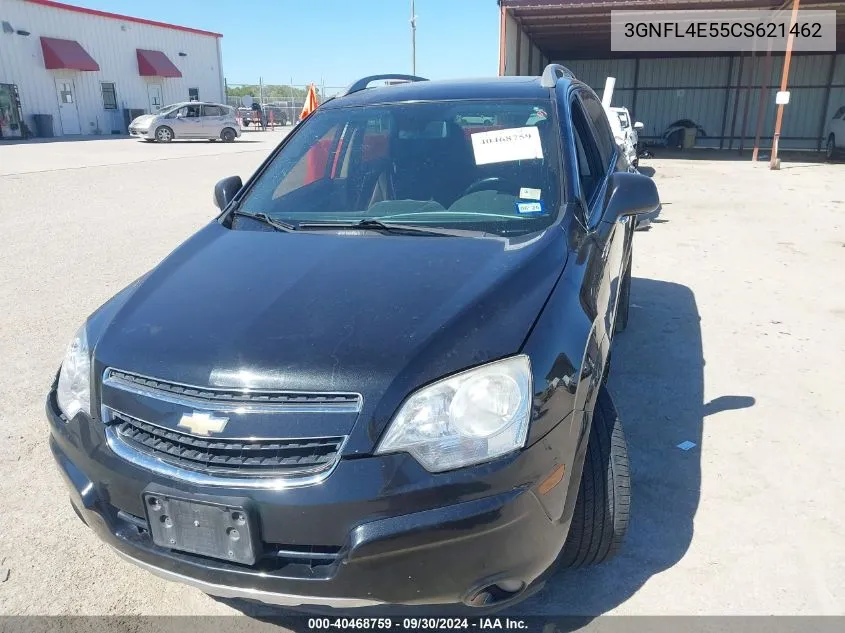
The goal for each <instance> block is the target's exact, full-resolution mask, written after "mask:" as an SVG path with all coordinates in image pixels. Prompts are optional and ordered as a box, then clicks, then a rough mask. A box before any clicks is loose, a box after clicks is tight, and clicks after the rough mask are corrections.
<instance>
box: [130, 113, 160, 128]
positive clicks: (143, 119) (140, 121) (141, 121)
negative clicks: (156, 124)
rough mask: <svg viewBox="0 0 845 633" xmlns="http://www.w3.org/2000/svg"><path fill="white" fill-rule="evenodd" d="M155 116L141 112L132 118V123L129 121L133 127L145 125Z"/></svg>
mask: <svg viewBox="0 0 845 633" xmlns="http://www.w3.org/2000/svg"><path fill="white" fill-rule="evenodd" d="M155 118H156V115H154V114H143V115H141V116H139V117H136V118H134V119H132V123H130V125H131V126H133V127H147V126H148V125H149V124H150V123H152V122H153V119H155Z"/></svg>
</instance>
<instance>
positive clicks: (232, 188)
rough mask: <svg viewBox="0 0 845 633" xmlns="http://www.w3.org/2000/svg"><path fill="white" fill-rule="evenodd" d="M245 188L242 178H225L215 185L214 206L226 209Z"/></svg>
mask: <svg viewBox="0 0 845 633" xmlns="http://www.w3.org/2000/svg"><path fill="white" fill-rule="evenodd" d="M243 186H244V184H243V181H242V180H241V177H240V176H229V177H228V178H224V179H223V180H221V181H220V182H218V183H217V184H216V185H214V204H215V205H217V208H218V209H220V210H223V209H225V208H226V207H227V206H228V205H229V203H230V202H231V201H232V198H234V197H235V194H236V193H238V192H239V191H240V190H241V187H243Z"/></svg>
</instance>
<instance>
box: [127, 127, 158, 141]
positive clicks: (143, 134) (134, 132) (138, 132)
mask: <svg viewBox="0 0 845 633" xmlns="http://www.w3.org/2000/svg"><path fill="white" fill-rule="evenodd" d="M129 136H134V137H136V138H150V139H151V138H155V135H154V133H153V130H152V128H148V129H138V128H134V127H132V126H130V127H129Z"/></svg>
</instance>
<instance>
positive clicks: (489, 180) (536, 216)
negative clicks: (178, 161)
mask: <svg viewBox="0 0 845 633" xmlns="http://www.w3.org/2000/svg"><path fill="white" fill-rule="evenodd" d="M550 111H551V107H550V104H548V103H537V102H532V101H502V102H497V103H491V102H473V101H451V102H448V101H447V102H428V103H412V104H386V105H378V106H367V107H350V108H330V109H325V110H318V111H317V113H315V114H314V116H312V117H311V118H309V119H308V121H307V122H305V123H303V124H302V125H301V127H300V129H298V130H297V131H296V132H295V133H294V136H293V137H292V138H291V140H290V141H289V142H288V144H287V145H285V146H284V147H283V148H282V150H281V152H280V153H279V154H278V155H277V156H276V157H275V158H274V160H273V162H272V163H271V164H270V165H269V167H268V168H267V170H266V171H265V172H264V174H262V176H261V177H260V178H259V179H258V180H257V182H256V183H255V185H254V186H253V187H252V188H251V190H250V191H249V192H248V193H247V195H246V196H245V198H244V199H243V201H242V203H241V210H243V211H246V212H248V213H267V214H268V215H270V216H271V217H273V218H275V219H278V220H283V221H285V222H288V223H291V224H294V225H299V224H301V223H313V222H349V223H352V222H356V221H360V220H364V219H376V220H379V221H382V222H394V223H398V224H415V225H417V224H418V225H425V226H435V227H443V228H456V229H469V230H480V231H485V232H489V233H494V234H499V235H522V234H526V233H530V232H534V231H537V230H541V229H543V228H545V227H547V226H548V225H550V224H551V223H552V222H553V221H554V219H555V217H556V215H557V211H558V208H559V204H560V159H559V153H558V146H557V142H556V140H555V137H556V130H557V128H556V127H555V123H554V122H553V121H552V120H551V118H550V116H548V115H547V114H546V113H547V112H550Z"/></svg>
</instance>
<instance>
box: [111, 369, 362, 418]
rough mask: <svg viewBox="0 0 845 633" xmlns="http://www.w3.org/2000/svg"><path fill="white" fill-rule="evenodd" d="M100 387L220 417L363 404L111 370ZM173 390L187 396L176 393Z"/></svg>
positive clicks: (350, 409)
mask: <svg viewBox="0 0 845 633" xmlns="http://www.w3.org/2000/svg"><path fill="white" fill-rule="evenodd" d="M150 383H153V384H150ZM103 385H104V386H107V387H111V388H114V389H120V390H122V391H126V392H128V393H133V394H135V395H138V396H146V397H150V398H155V399H156V400H161V401H163V402H168V403H170V404H175V405H179V406H184V407H192V408H195V409H204V410H207V411H219V412H220V413H360V411H361V407H362V405H363V401H364V399H363V397H362V396H361V394H360V393H351V392H327V393H318V392H307V393H306V392H295V391H284V390H272V389H237V388H230V389H226V388H221V387H199V386H195V385H185V384H182V383H177V382H172V381H166V380H159V379H157V378H151V377H149V376H143V375H141V374H135V373H132V372H126V371H122V370H119V369H115V368H113V367H109V368H108V369H106V370H105V372H103ZM176 389H179V390H187V391H190V392H191V393H178V392H177V391H175V390H176ZM265 398H266V400H265Z"/></svg>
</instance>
